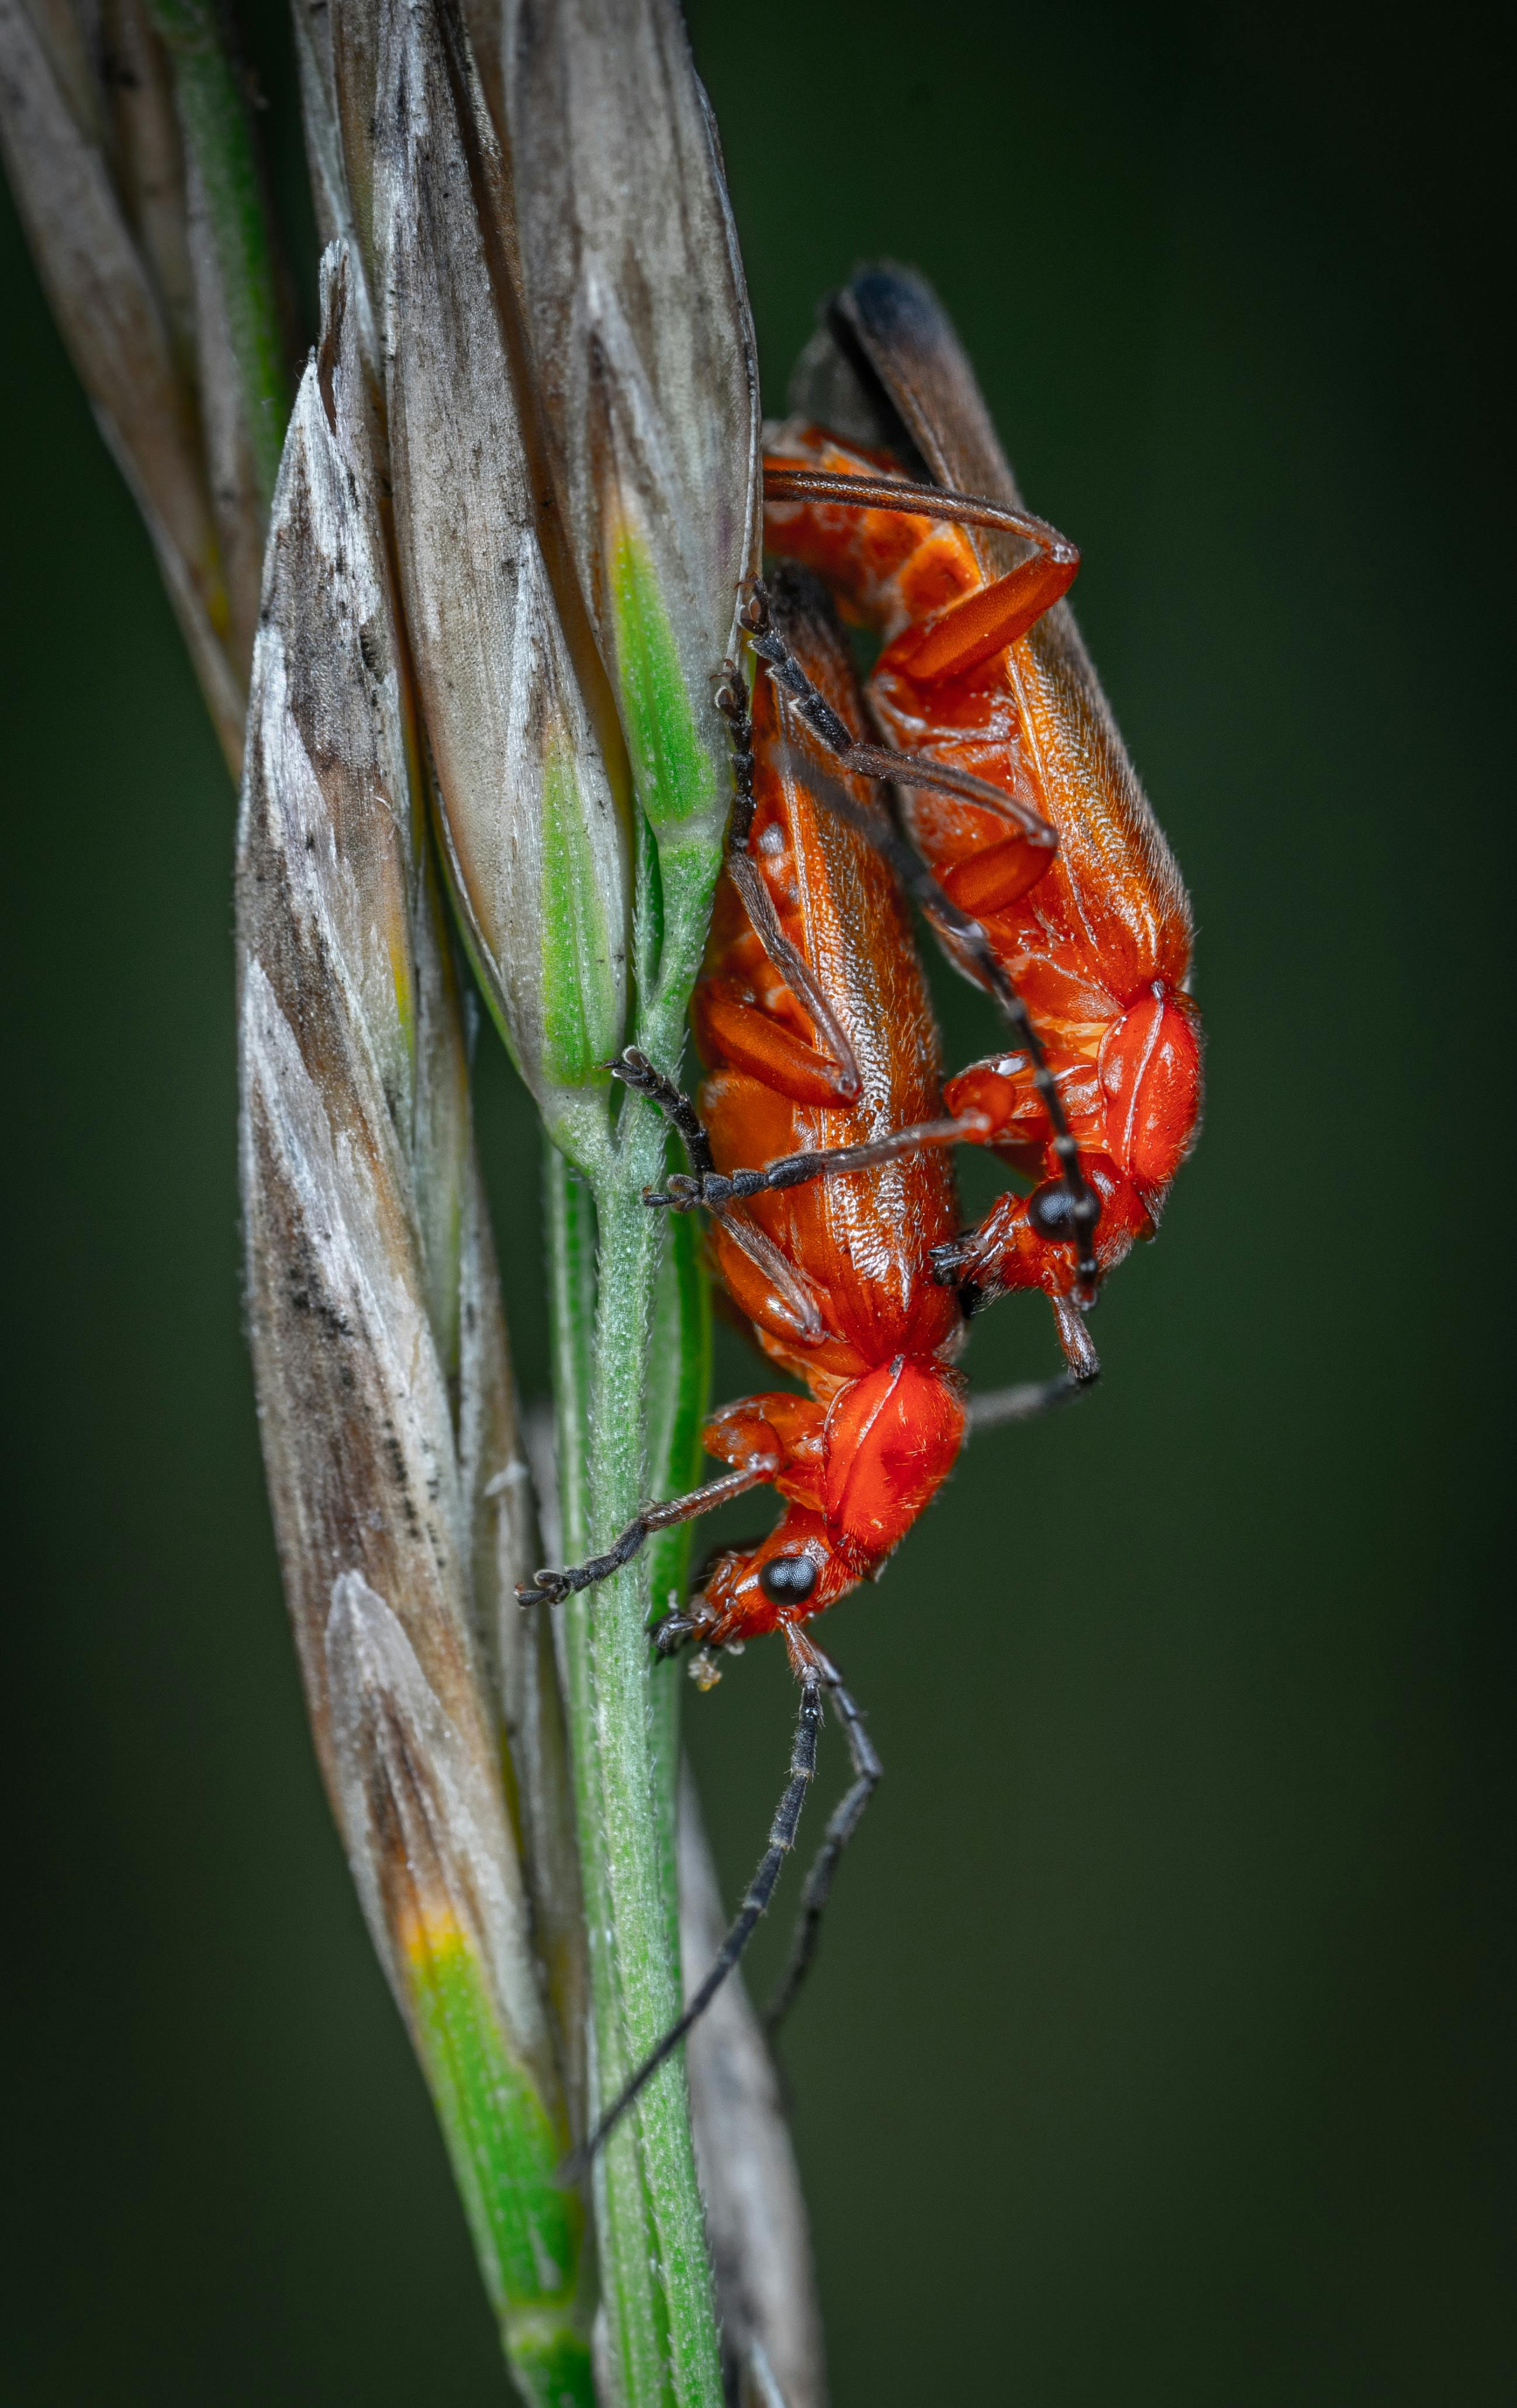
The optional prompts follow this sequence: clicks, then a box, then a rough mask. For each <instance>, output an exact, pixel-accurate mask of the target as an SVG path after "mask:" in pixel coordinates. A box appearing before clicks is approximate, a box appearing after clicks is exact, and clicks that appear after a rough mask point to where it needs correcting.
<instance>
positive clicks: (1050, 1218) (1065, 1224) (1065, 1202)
mask: <svg viewBox="0 0 1517 2408" xmlns="http://www.w3.org/2000/svg"><path fill="white" fill-rule="evenodd" d="M1027 1218H1028V1220H1029V1221H1030V1222H1031V1223H1032V1226H1033V1227H1034V1228H1035V1229H1036V1230H1037V1232H1038V1236H1039V1237H1040V1238H1053V1239H1060V1238H1062V1239H1066V1240H1067V1239H1071V1238H1074V1237H1076V1236H1078V1234H1079V1231H1078V1227H1077V1225H1076V1221H1075V1199H1074V1197H1072V1196H1071V1195H1070V1193H1069V1190H1068V1188H1067V1187H1066V1185H1065V1183H1064V1181H1063V1180H1062V1179H1049V1180H1045V1182H1044V1183H1043V1185H1042V1186H1041V1187H1035V1188H1034V1189H1033V1192H1032V1194H1031V1195H1030V1196H1029V1197H1028V1198H1027Z"/></svg>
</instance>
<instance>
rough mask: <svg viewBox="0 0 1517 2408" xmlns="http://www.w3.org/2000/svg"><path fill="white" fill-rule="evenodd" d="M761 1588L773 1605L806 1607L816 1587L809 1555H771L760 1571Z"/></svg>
mask: <svg viewBox="0 0 1517 2408" xmlns="http://www.w3.org/2000/svg"><path fill="white" fill-rule="evenodd" d="M759 1586H760V1588H761V1589H762V1590H763V1591H764V1594H765V1596H766V1598H768V1600H769V1603H770V1604H771V1605H804V1604H805V1603H806V1600H807V1598H809V1596H810V1594H811V1591H812V1590H813V1589H814V1588H815V1586H816V1565H815V1563H814V1562H813V1560H812V1558H811V1557H810V1556H809V1555H771V1556H770V1557H769V1560H768V1562H767V1563H766V1564H764V1565H762V1566H761V1567H760V1570H759Z"/></svg>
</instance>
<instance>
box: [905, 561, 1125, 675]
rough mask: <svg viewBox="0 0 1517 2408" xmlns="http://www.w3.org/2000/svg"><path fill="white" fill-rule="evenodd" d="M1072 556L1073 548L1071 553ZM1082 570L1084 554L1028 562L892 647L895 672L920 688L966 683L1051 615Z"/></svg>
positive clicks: (984, 587) (984, 586)
mask: <svg viewBox="0 0 1517 2408" xmlns="http://www.w3.org/2000/svg"><path fill="white" fill-rule="evenodd" d="M1069 549H1070V550H1072V547H1070V548H1069ZM1079 567H1080V554H1079V553H1078V552H1074V553H1073V557H1072V558H1071V557H1064V558H1058V557H1056V558H1053V559H1050V558H1048V557H1047V556H1046V555H1045V554H1042V553H1039V554H1038V557H1037V558H1035V559H1033V560H1024V561H1023V563H1022V565H1021V566H1020V567H1019V568H1013V569H1012V570H1011V571H1010V573H1009V576H1006V577H998V578H997V579H996V581H995V584H994V585H983V586H981V587H980V592H979V593H978V594H970V595H967V596H966V599H965V600H964V601H962V602H955V603H954V604H953V606H952V609H949V610H945V611H944V612H943V613H942V616H941V617H940V618H937V619H935V620H934V621H933V622H932V624H931V625H930V626H929V627H927V628H926V629H925V630H924V631H923V632H921V633H919V632H918V631H917V630H916V629H914V628H912V629H909V630H908V632H907V633H906V634H904V635H901V636H897V638H896V639H895V641H894V644H893V645H892V646H891V647H890V664H891V667H893V668H901V669H904V670H905V672H906V674H907V676H908V677H909V678H914V679H915V680H916V681H917V683H918V684H919V685H936V684H937V682H938V681H939V679H942V678H954V677H966V676H967V675H968V673H969V671H970V670H971V669H977V668H979V667H981V665H982V664H983V663H984V662H986V661H990V660H994V659H995V655H996V653H997V652H1005V651H1006V649H1007V647H1008V645H1009V644H1014V643H1015V642H1016V641H1017V639H1018V638H1019V637H1021V636H1024V635H1025V634H1026V633H1027V630H1028V628H1029V627H1032V626H1035V625H1036V624H1037V623H1038V620H1039V619H1040V618H1041V617H1042V615H1043V613H1044V611H1045V610H1052V608H1053V605H1054V603H1055V602H1057V601H1059V600H1060V599H1061V598H1062V597H1063V596H1064V595H1066V594H1067V593H1068V591H1069V588H1070V586H1071V585H1072V584H1073V583H1074V581H1075V576H1076V573H1077V571H1078V570H1079Z"/></svg>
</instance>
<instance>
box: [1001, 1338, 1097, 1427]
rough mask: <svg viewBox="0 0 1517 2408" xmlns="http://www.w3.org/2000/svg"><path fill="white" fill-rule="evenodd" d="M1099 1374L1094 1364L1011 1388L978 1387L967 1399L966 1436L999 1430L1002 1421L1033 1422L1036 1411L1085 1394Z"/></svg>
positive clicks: (1054, 1406) (1038, 1411)
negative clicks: (977, 1391) (1085, 1368)
mask: <svg viewBox="0 0 1517 2408" xmlns="http://www.w3.org/2000/svg"><path fill="white" fill-rule="evenodd" d="M1081 1328H1083V1324H1081ZM1100 1376H1101V1367H1100V1365H1099V1363H1094V1364H1093V1368H1092V1369H1090V1370H1088V1371H1084V1372H1081V1371H1077V1370H1075V1369H1073V1368H1072V1367H1071V1368H1070V1369H1067V1370H1064V1371H1059V1372H1056V1373H1055V1375H1054V1377H1053V1378H1052V1380H1022V1381H1019V1382H1018V1383H1017V1384H1016V1385H1015V1386H1014V1387H1009V1388H981V1389H980V1391H979V1393H978V1395H976V1394H971V1396H970V1398H969V1411H968V1433H969V1436H970V1437H971V1438H972V1437H973V1436H974V1434H975V1432H976V1431H977V1430H987V1429H999V1428H1000V1427H1001V1426H1002V1425H1003V1424H1004V1423H1006V1422H1035V1421H1037V1420H1038V1417H1039V1415H1040V1414H1043V1413H1048V1412H1053V1411H1054V1410H1055V1408H1056V1407H1057V1406H1059V1405H1068V1404H1073V1402H1074V1400H1075V1398H1077V1397H1083V1396H1085V1395H1087V1394H1088V1393H1089V1391H1090V1390H1091V1389H1092V1388H1093V1387H1094V1386H1095V1383H1096V1381H1097V1380H1098V1379H1099V1378H1100Z"/></svg>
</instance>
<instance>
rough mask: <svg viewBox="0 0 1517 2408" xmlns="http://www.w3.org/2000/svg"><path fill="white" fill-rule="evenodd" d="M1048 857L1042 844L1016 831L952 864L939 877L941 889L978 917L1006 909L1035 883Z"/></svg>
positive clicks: (970, 914) (972, 917) (1047, 861)
mask: <svg viewBox="0 0 1517 2408" xmlns="http://www.w3.org/2000/svg"><path fill="white" fill-rule="evenodd" d="M1051 859H1052V853H1051V850H1050V848H1049V846H1048V845H1047V844H1046V843H1041V842H1038V840H1036V839H1034V838H1032V837H1028V836H1023V835H1021V834H1018V835H1016V836H1014V837H1011V838H1010V839H1009V840H1008V841H1007V842H1006V843H1005V844H993V845H991V846H989V847H988V848H987V850H986V851H985V852H983V853H970V854H969V855H968V857H967V859H966V860H964V861H961V862H958V863H956V864H955V866H954V867H952V869H950V870H948V871H947V872H946V873H945V874H944V876H943V878H942V880H941V884H942V888H943V892H944V894H945V895H946V896H948V897H949V900H950V901H951V902H953V903H956V904H957V905H958V907H959V910H961V911H967V912H968V914H969V916H970V918H971V919H973V920H980V919H983V918H984V916H985V914H986V913H987V912H991V911H1005V910H1009V908H1010V906H1011V905H1012V904H1013V903H1015V902H1017V901H1018V900H1019V899H1020V898H1021V897H1022V896H1023V895H1025V894H1026V892H1027V889H1028V888H1029V886H1036V885H1037V883H1038V880H1039V879H1040V878H1041V877H1042V875H1043V872H1044V871H1045V870H1046V869H1047V867H1048V866H1049V863H1050V861H1051Z"/></svg>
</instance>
